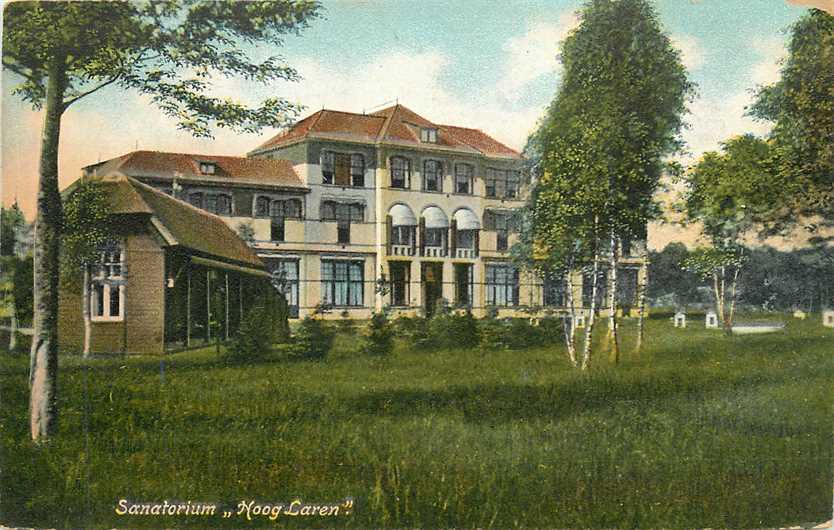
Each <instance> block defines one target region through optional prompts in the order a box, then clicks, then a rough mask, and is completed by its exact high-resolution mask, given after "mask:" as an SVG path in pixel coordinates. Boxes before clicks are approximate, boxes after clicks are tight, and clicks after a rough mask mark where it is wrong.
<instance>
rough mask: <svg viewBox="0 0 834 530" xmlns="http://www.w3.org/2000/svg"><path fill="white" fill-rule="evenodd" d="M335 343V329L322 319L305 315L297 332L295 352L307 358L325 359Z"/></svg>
mask: <svg viewBox="0 0 834 530" xmlns="http://www.w3.org/2000/svg"><path fill="white" fill-rule="evenodd" d="M332 344H333V331H332V330H330V329H328V328H327V327H326V326H325V325H324V323H323V322H322V321H321V320H318V319H315V318H310V317H309V316H308V317H304V320H302V321H301V324H300V325H299V326H298V331H297V332H296V334H295V345H294V347H293V352H294V353H295V354H296V355H297V356H299V357H303V358H305V359H324V358H325V357H327V354H328V352H329V351H330V346H331V345H332Z"/></svg>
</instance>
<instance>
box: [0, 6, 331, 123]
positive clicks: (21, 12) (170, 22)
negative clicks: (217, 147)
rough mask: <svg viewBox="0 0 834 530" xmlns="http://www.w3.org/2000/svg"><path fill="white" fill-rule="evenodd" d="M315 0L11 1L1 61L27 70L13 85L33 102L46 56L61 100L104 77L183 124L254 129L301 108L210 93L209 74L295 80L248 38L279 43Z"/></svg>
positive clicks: (303, 21) (42, 89) (310, 14)
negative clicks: (57, 77) (56, 71)
mask: <svg viewBox="0 0 834 530" xmlns="http://www.w3.org/2000/svg"><path fill="white" fill-rule="evenodd" d="M319 11H320V7H319V4H318V2H316V1H312V0H293V1H279V2H203V1H199V0H152V1H143V2H14V3H11V4H9V5H8V6H6V8H5V19H4V20H5V27H4V38H3V66H4V67H5V68H7V69H9V70H11V71H12V72H15V73H16V74H18V75H19V76H21V77H22V78H23V82H22V83H21V84H20V85H18V86H17V87H16V88H15V90H14V92H15V93H16V94H18V95H19V96H21V97H22V98H23V99H24V100H26V101H28V102H30V103H31V104H32V105H33V106H34V107H35V108H40V107H41V106H42V105H43V104H44V101H45V98H46V85H47V81H48V77H49V64H50V62H51V61H58V62H59V63H60V65H61V66H62V69H63V74H64V76H65V78H66V85H65V94H64V98H63V109H62V110H64V109H66V108H67V107H69V106H70V105H71V104H72V103H74V102H75V101H77V100H78V99H80V98H82V97H85V96H86V95H89V94H92V93H93V92H95V91H97V90H99V89H101V88H103V87H105V86H108V85H116V86H119V87H121V88H123V89H129V90H135V91H137V92H139V93H141V94H145V95H147V96H149V97H150V99H151V100H152V101H153V102H154V103H155V104H156V105H157V106H158V107H159V108H160V109H161V110H162V111H163V112H164V113H165V114H167V115H168V116H170V117H172V118H174V119H176V120H177V122H178V127H179V128H181V129H184V130H187V131H189V132H191V133H192V134H194V135H196V136H203V137H210V136H211V126H212V125H214V126H217V127H221V128H222V127H227V128H232V129H236V130H241V131H247V132H255V131H258V130H259V129H260V128H261V127H264V126H272V127H277V126H282V125H286V124H287V123H288V120H290V119H292V118H293V117H294V116H295V115H296V113H297V112H298V110H299V107H298V105H296V104H293V103H291V102H289V101H287V100H285V99H282V98H270V99H267V100H265V101H264V102H262V104H261V105H260V106H259V107H257V108H249V107H247V106H245V105H242V104H240V103H236V102H234V101H231V100H227V99H221V98H216V97H212V96H210V95H208V91H209V89H210V83H211V80H212V78H213V77H236V78H242V79H247V80H252V81H258V82H264V83H267V82H273V81H276V80H289V81H292V80H296V79H298V74H297V72H296V71H295V70H294V69H293V68H292V67H290V66H289V65H287V64H286V63H285V62H284V60H283V59H282V58H281V57H279V56H271V57H267V58H266V59H264V60H262V61H253V60H252V59H251V57H250V56H251V46H252V45H253V44H255V43H266V44H271V45H274V46H281V44H282V42H283V38H284V36H285V35H287V34H294V33H298V32H299V30H300V29H302V28H304V27H306V26H307V25H308V23H309V22H310V21H311V20H313V19H315V18H316V17H318V16H319Z"/></svg>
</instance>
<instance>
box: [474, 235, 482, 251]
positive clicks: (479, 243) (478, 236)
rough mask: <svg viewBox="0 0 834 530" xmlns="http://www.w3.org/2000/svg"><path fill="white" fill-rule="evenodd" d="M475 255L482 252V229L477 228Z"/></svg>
mask: <svg viewBox="0 0 834 530" xmlns="http://www.w3.org/2000/svg"><path fill="white" fill-rule="evenodd" d="M474 235H475V255H476V256H478V255H480V253H481V231H480V230H475V234H474Z"/></svg>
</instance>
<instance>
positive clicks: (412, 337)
mask: <svg viewBox="0 0 834 530" xmlns="http://www.w3.org/2000/svg"><path fill="white" fill-rule="evenodd" d="M394 329H395V331H396V333H397V335H399V336H400V337H401V338H402V339H403V340H404V341H405V342H406V343H408V345H409V346H410V347H413V348H416V349H418V350H428V349H431V348H432V347H433V345H432V340H431V336H430V333H429V319H427V318H425V317H399V318H397V319H396V320H395V321H394Z"/></svg>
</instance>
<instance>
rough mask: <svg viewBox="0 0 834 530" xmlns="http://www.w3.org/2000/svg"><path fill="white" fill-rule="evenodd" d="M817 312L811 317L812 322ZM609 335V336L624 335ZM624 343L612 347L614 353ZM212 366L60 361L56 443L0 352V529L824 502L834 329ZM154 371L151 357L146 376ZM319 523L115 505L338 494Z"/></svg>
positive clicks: (561, 515)
mask: <svg viewBox="0 0 834 530" xmlns="http://www.w3.org/2000/svg"><path fill="white" fill-rule="evenodd" d="M815 317H816V315H815ZM631 325H632V324H628V323H627V324H625V326H624V327H625V332H626V333H628V331H629V326H631ZM625 342H626V349H628V345H629V344H630V340H629V339H628V337H627V338H626V340H625ZM356 346H357V340H356V339H355V338H354V337H348V336H341V337H339V339H338V340H337V344H336V348H335V352H334V353H333V354H332V355H331V357H330V358H329V359H328V360H327V361H326V362H301V361H292V360H288V359H281V358H279V357H277V356H276V358H274V359H272V360H271V361H268V362H266V361H265V362H261V363H259V364H255V365H250V366H245V367H226V366H223V365H222V364H220V363H219V362H218V360H217V359H216V355H215V354H214V352H213V351H211V350H204V351H197V352H190V353H181V354H176V355H172V356H168V357H166V358H164V360H163V359H160V358H154V357H135V358H120V359H107V360H101V359H98V360H91V361H83V360H81V359H79V358H76V357H67V358H62V360H61V376H60V407H61V424H60V433H59V435H58V436H57V437H56V439H55V440H54V442H52V443H51V444H50V445H48V446H44V447H35V446H32V445H31V444H30V443H29V442H28V441H27V411H26V408H27V399H28V389H27V370H28V365H27V360H26V358H24V357H22V356H16V357H11V356H9V355H8V354H3V355H2V356H0V359H1V360H0V391H2V394H0V398H2V412H0V435H1V436H2V446H0V451H2V453H0V457H1V458H2V477H0V522H2V523H5V524H7V525H17V526H38V527H44V526H50V527H60V528H64V527H76V528H82V527H83V528H112V527H114V526H119V527H163V526H166V527H171V526H193V527H250V526H276V525H283V526H292V527H311V526H312V527H321V526H351V527H367V526H386V527H405V526H408V527H451V526H457V527H489V526H495V527H512V526H539V527H563V528H564V527H573V528H575V527H620V528H625V527H748V528H749V527H763V526H780V525H781V526H784V525H788V524H795V523H804V522H812V521H816V522H820V521H823V520H827V519H828V518H830V517H831V506H832V445H833V443H832V418H834V415H832V408H834V407H832V405H833V404H834V403H832V391H831V389H832V383H834V331H832V330H826V329H824V328H822V327H821V325H820V324H819V320H818V319H817V318H815V319H814V320H813V321H807V322H798V321H791V322H789V325H788V328H787V330H786V331H785V332H783V333H780V334H776V335H762V336H748V337H733V338H725V337H723V336H722V335H721V334H720V332H715V331H707V330H704V329H701V328H700V327H697V326H695V327H693V328H689V329H686V330H676V329H673V328H672V327H671V324H670V323H669V322H667V321H665V320H661V319H658V320H654V321H650V323H649V329H648V346H647V350H646V351H645V352H644V354H643V355H642V357H641V358H640V359H636V358H634V357H633V356H631V355H628V354H627V355H625V357H624V360H623V362H622V364H621V365H620V366H619V367H616V368H612V367H609V365H608V363H607V361H606V359H605V358H604V357H603V356H599V357H598V358H597V359H595V361H596V362H595V365H594V367H593V372H592V373H591V374H590V375H588V376H583V375H580V374H578V373H576V372H575V371H573V370H571V369H570V368H569V366H568V364H567V362H566V360H565V355H564V351H563V348H562V347H561V345H558V346H557V345H554V347H553V348H549V349H535V350H526V351H485V352H482V351H478V350H471V351H463V350H461V351H441V352H430V353H425V352H414V351H408V349H407V348H405V347H404V346H403V345H401V347H402V349H401V350H400V351H398V352H397V353H396V354H395V355H393V356H392V357H391V358H389V359H371V358H367V357H364V356H362V355H361V354H359V353H357V351H356ZM163 363H164V365H163ZM348 497H351V498H353V499H354V501H355V504H354V506H353V510H352V511H351V512H350V514H348V515H345V514H344V513H343V514H341V515H339V516H337V517H331V518H321V517H288V516H280V517H279V518H278V520H276V521H269V520H268V519H264V518H262V517H260V518H257V519H256V520H253V521H251V522H249V521H246V520H245V519H241V518H240V517H231V518H228V519H223V518H221V517H220V516H219V515H218V516H215V517H210V518H205V517H204V518H200V517H196V516H195V517H190V518H186V517H184V516H180V517H169V518H155V517H141V516H133V517H130V516H123V517H122V516H118V515H116V514H115V512H114V508H115V507H116V503H117V502H118V499H121V498H127V499H131V500H135V501H145V502H151V501H159V502H162V501H163V500H166V499H167V500H169V501H171V500H177V501H186V500H191V501H192V502H197V501H201V502H215V503H220V504H222V505H224V506H229V507H232V506H234V505H235V504H236V503H237V502H238V501H239V500H244V499H252V500H257V501H259V502H261V503H269V504H272V503H274V502H275V501H285V502H288V501H291V500H293V499H295V498H300V499H301V500H302V501H304V502H311V503H316V502H338V501H342V500H344V499H345V498H348Z"/></svg>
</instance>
